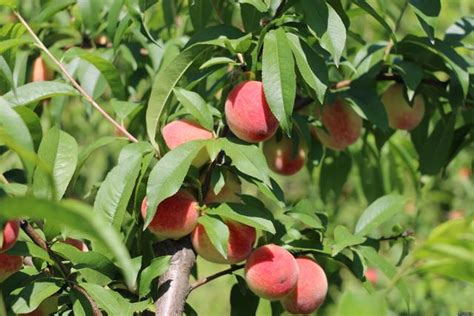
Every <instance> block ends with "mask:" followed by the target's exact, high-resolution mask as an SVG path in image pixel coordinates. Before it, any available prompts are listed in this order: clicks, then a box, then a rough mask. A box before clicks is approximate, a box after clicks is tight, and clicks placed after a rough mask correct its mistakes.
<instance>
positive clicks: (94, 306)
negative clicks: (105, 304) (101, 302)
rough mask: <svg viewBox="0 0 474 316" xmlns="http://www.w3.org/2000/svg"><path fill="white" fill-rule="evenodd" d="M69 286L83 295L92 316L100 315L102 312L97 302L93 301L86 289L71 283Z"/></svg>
mask: <svg viewBox="0 0 474 316" xmlns="http://www.w3.org/2000/svg"><path fill="white" fill-rule="evenodd" d="M71 288H73V289H75V290H76V291H78V292H80V293H81V294H82V295H84V296H85V298H86V299H87V301H88V302H89V304H90V305H91V308H92V313H93V314H94V316H102V312H101V311H100V309H99V307H98V306H97V303H96V302H95V301H94V299H93V298H92V297H91V296H90V295H89V293H87V291H86V290H85V289H84V288H82V287H81V286H79V285H77V284H73V285H72V286H71Z"/></svg>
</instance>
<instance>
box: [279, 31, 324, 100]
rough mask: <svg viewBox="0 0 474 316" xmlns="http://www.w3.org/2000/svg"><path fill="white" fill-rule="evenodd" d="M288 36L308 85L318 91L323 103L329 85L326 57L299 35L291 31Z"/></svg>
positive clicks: (317, 93) (317, 94) (297, 63)
mask: <svg viewBox="0 0 474 316" xmlns="http://www.w3.org/2000/svg"><path fill="white" fill-rule="evenodd" d="M286 36H287V37H288V40H289V44H290V47H291V50H292V51H293V56H294V57H295V60H296V65H297V66H298V69H299V71H300V73H301V76H303V79H304V80H305V82H306V83H307V84H308V86H310V87H311V88H312V89H313V90H314V91H315V92H316V96H317V97H318V101H319V102H320V103H321V104H322V103H323V101H324V95H325V93H326V90H327V85H328V69H327V66H326V63H325V62H324V59H323V58H321V57H320V56H319V55H318V54H317V53H316V52H315V51H313V50H312V49H311V48H310V47H309V46H308V45H307V44H306V43H305V42H304V41H301V40H300V39H299V38H298V36H296V35H294V34H291V33H287V34H286Z"/></svg>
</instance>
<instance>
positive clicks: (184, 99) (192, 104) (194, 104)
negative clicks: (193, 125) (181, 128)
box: [173, 88, 214, 131]
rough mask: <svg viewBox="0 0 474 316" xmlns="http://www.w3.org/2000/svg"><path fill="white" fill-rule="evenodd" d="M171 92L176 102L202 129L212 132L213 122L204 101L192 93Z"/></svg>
mask: <svg viewBox="0 0 474 316" xmlns="http://www.w3.org/2000/svg"><path fill="white" fill-rule="evenodd" d="M173 92H174V94H175V96H176V98H177V99H178V101H179V102H180V103H181V104H182V105H183V106H184V108H185V109H186V110H187V111H188V112H189V113H190V114H191V115H192V116H193V117H194V118H195V119H196V120H197V121H198V122H199V123H200V124H201V125H202V127H204V128H205V129H208V130H210V131H212V129H213V127H214V120H213V118H212V113H211V111H210V110H209V106H208V105H207V103H206V101H204V99H203V98H202V97H201V96H200V95H199V94H197V93H196V92H193V91H188V90H185V89H182V88H175V89H174V90H173Z"/></svg>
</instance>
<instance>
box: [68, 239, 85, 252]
mask: <svg viewBox="0 0 474 316" xmlns="http://www.w3.org/2000/svg"><path fill="white" fill-rule="evenodd" d="M63 242H64V243H66V244H69V245H71V246H74V247H76V248H77V249H79V250H80V251H82V252H88V251H89V247H87V245H86V243H85V242H83V241H82V240H79V239H74V238H66V239H65V240H64V241H63Z"/></svg>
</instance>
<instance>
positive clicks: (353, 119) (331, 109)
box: [313, 100, 362, 150]
mask: <svg viewBox="0 0 474 316" xmlns="http://www.w3.org/2000/svg"><path fill="white" fill-rule="evenodd" d="M321 122H322V123H323V125H324V127H325V128H326V130H327V132H326V131H325V130H324V129H322V128H315V129H314V130H313V132H314V134H315V136H316V138H318V139H319V141H320V142H321V143H322V144H323V145H324V146H325V147H328V148H330V149H333V150H343V149H345V148H346V147H347V146H349V145H351V144H353V143H355V142H356V141H357V139H358V138H359V136H360V133H361V129H362V118H361V117H360V116H359V115H357V113H356V112H355V111H354V110H353V109H352V107H351V106H350V105H349V104H347V103H346V102H345V101H342V100H337V101H336V102H334V103H332V104H328V105H325V106H323V109H322V111H321Z"/></svg>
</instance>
